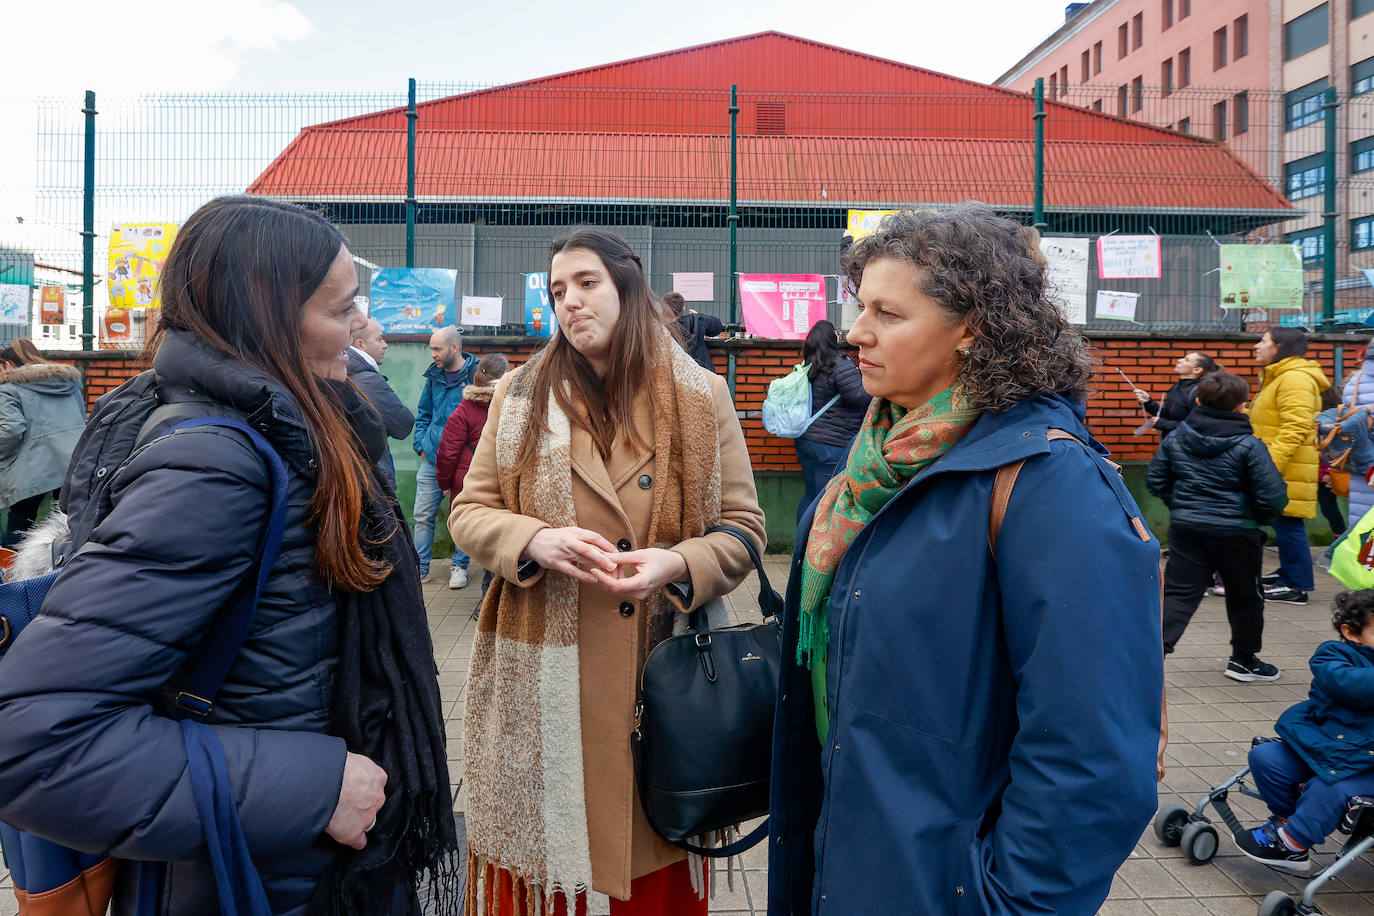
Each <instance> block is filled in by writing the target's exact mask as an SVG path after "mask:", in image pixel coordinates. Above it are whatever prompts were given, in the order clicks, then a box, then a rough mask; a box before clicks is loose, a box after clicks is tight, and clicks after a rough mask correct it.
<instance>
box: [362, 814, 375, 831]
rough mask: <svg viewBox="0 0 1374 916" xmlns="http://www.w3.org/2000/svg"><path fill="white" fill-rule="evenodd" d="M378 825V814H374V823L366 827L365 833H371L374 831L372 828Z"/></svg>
mask: <svg viewBox="0 0 1374 916" xmlns="http://www.w3.org/2000/svg"><path fill="white" fill-rule="evenodd" d="M376 826H377V815H375V814H374V815H372V823H370V824H368V825H367V827H366V828H364V830H363V833H371V832H372V828H373V827H376Z"/></svg>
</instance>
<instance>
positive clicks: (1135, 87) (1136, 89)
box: [1131, 76, 1145, 114]
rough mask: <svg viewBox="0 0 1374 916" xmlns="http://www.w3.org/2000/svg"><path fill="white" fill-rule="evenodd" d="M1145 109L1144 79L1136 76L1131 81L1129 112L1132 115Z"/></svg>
mask: <svg viewBox="0 0 1374 916" xmlns="http://www.w3.org/2000/svg"><path fill="white" fill-rule="evenodd" d="M1144 107H1145V78H1144V77H1141V76H1137V77H1136V78H1135V79H1133V80H1131V112H1132V114H1134V113H1135V112H1137V111H1139V110H1140V109H1142V108H1144Z"/></svg>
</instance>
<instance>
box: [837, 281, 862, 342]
mask: <svg viewBox="0 0 1374 916" xmlns="http://www.w3.org/2000/svg"><path fill="white" fill-rule="evenodd" d="M835 280H836V282H837V284H838V286H837V288H836V290H835V301H836V302H838V303H839V304H840V330H842V331H848V330H849V329H850V328H852V327H854V322H856V321H858V320H859V313H860V311H861V310H860V308H859V297H858V296H856V295H855V294H854V290H853V289H851V288H850V285H849V278H848V277H846V276H845V275H844V274H840V275H839V276H837V277H836V278H835Z"/></svg>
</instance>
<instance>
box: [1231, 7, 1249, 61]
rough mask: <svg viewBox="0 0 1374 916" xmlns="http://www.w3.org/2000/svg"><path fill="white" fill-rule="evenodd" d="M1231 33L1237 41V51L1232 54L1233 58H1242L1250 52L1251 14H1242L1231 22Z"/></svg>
mask: <svg viewBox="0 0 1374 916" xmlns="http://www.w3.org/2000/svg"><path fill="white" fill-rule="evenodd" d="M1231 35H1232V38H1233V40H1234V42H1235V51H1234V52H1233V53H1232V54H1231V58H1232V59H1233V60H1240V59H1241V58H1242V57H1244V56H1245V55H1247V54H1249V53H1250V16H1249V15H1248V14H1247V15H1245V16H1241V17H1240V18H1239V19H1237V20H1236V21H1235V22H1233V23H1232V24H1231Z"/></svg>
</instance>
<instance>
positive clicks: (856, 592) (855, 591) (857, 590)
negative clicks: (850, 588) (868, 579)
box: [854, 588, 864, 598]
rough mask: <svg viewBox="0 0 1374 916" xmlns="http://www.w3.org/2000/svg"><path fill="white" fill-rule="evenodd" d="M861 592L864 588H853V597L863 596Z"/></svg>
mask: <svg viewBox="0 0 1374 916" xmlns="http://www.w3.org/2000/svg"><path fill="white" fill-rule="evenodd" d="M863 593H864V590H863V589H861V588H856V589H854V597H855V598H860V597H862V596H863Z"/></svg>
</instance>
